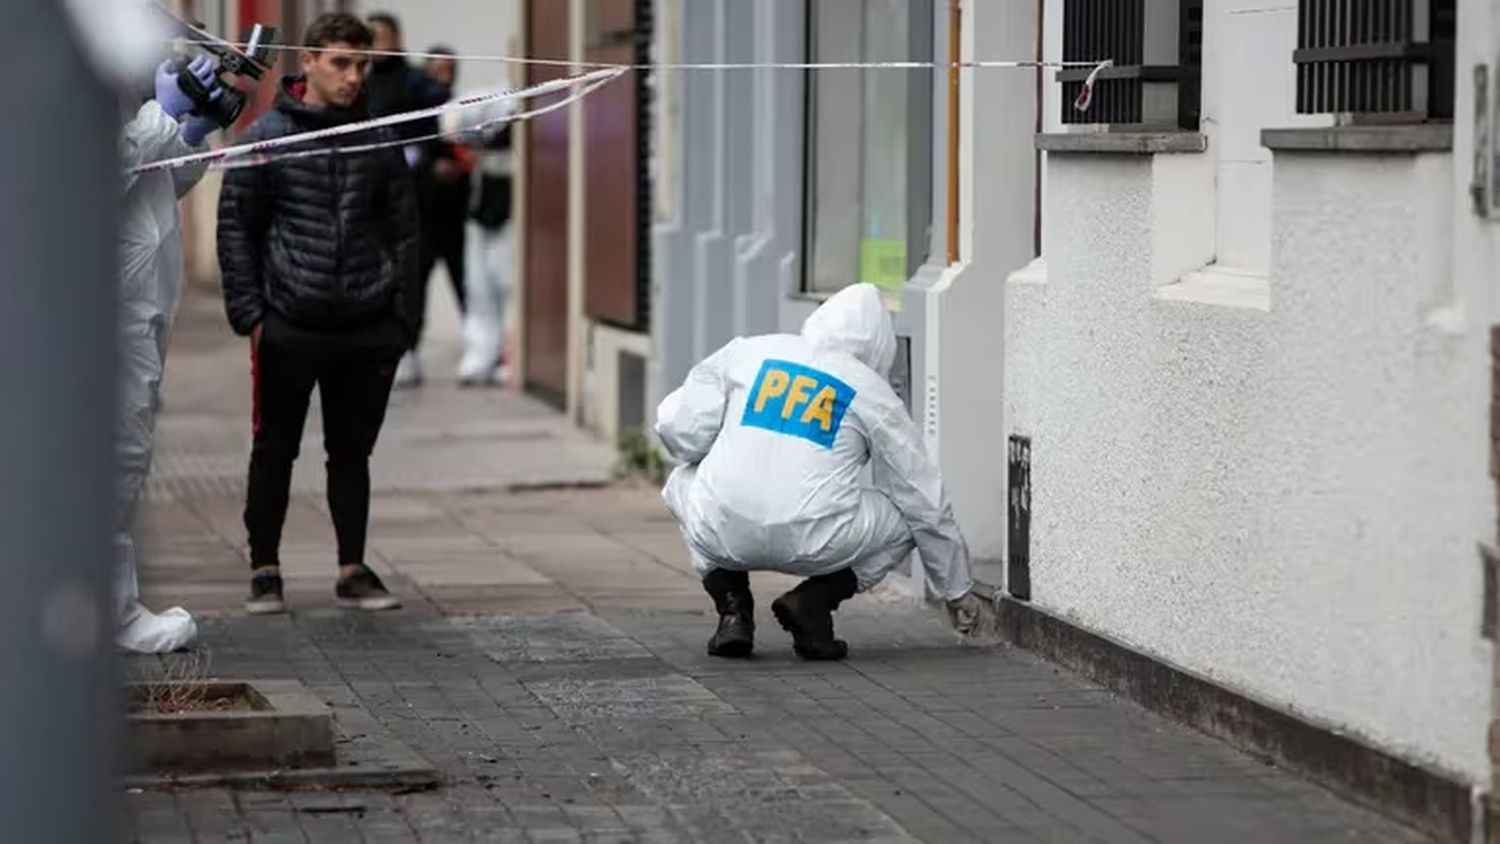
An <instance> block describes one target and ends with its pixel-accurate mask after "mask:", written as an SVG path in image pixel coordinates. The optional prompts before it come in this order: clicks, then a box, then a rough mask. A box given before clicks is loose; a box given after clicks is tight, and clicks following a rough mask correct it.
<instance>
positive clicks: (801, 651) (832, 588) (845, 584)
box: [771, 569, 859, 660]
mask: <svg viewBox="0 0 1500 844" xmlns="http://www.w3.org/2000/svg"><path fill="white" fill-rule="evenodd" d="M857 591H859V580H858V578H856V577H855V576H854V571H853V570H852V569H840V570H839V571H836V572H834V573H833V574H820V575H818V576H817V577H809V578H808V579H807V580H804V581H802V582H801V583H799V584H798V585H797V588H795V589H793V590H792V591H790V592H788V593H786V594H785V595H782V596H781V597H780V598H777V599H776V600H775V601H772V602H771V612H773V613H775V614H776V620H777V621H778V622H780V623H781V627H782V629H783V630H785V631H786V632H788V633H790V634H792V649H793V650H794V651H796V652H797V656H800V657H802V658H803V659H817V660H831V659H843V658H844V657H846V656H848V655H849V645H848V644H847V643H845V642H844V641H843V640H841V639H835V638H834V637H833V611H834V610H836V609H838V608H839V604H841V603H843V602H844V601H846V600H848V599H850V598H852V597H854V593H855V592H857Z"/></svg>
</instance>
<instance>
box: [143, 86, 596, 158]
mask: <svg viewBox="0 0 1500 844" xmlns="http://www.w3.org/2000/svg"><path fill="white" fill-rule="evenodd" d="M624 73H625V71H623V70H596V71H593V72H592V73H585V74H583V75H581V76H569V77H566V78H563V79H553V80H550V81H547V82H542V83H540V84H537V85H532V86H530V87H527V88H521V89H511V90H505V91H495V92H492V93H488V94H476V95H472V96H467V97H460V98H458V99H456V100H453V101H452V102H448V103H444V104H443V105H439V106H432V107H430V108H424V109H418V110H416V111H407V112H402V113H400V114H390V115H386V116H385V117H376V118H372V119H370V120H360V121H357V122H354V123H345V124H343V125H340V126H330V127H328V128H326V129H315V130H313V131H311V132H300V133H298V134H295V135H285V136H282V137H279V138H267V139H266V140H264V141H255V142H253V143H248V144H238V145H235V146H227V147H221V148H219V149H211V150H205V151H204V152H196V153H192V154H189V155H180V156H177V157H176V158H165V159H162V160H161V161H152V162H149V163H146V164H142V165H140V166H139V167H136V168H134V169H132V170H130V171H129V172H130V173H132V174H140V173H151V172H155V171H157V170H172V169H176V168H179V167H188V166H191V165H193V164H198V163H201V162H209V163H213V162H218V161H224V160H228V159H232V158H239V157H252V156H261V157H262V158H261V159H259V160H258V161H259V163H267V162H269V161H271V160H275V159H276V157H275V156H272V155H269V153H271V152H272V151H274V150H278V149H280V148H282V147H287V146H292V145H294V144H303V143H308V142H310V141H319V140H323V139H325V138H335V137H340V136H343V135H353V134H358V133H360V132H367V131H369V130H371V129H379V128H382V127H385V126H395V125H398V124H401V123H410V122H412V121H414V120H425V119H427V118H431V117H437V116H438V115H440V114H442V113H443V112H445V111H454V110H458V109H465V108H472V107H474V106H478V105H484V104H486V103H493V102H499V101H503V100H519V99H530V98H533V97H541V96H545V95H547V94H551V93H556V92H557V91H561V90H565V89H567V88H571V87H573V86H575V85H586V86H588V87H586V88H585V89H584V91H583V92H579V93H575V94H574V95H573V96H572V97H571V98H569V99H568V100H565V101H564V102H563V103H554V104H552V106H551V107H550V108H558V107H560V106H562V105H564V104H566V103H567V102H571V101H573V100H577V99H578V98H580V97H581V96H582V95H583V94H584V93H587V92H589V91H592V90H595V89H596V88H597V87H598V86H599V85H602V84H604V83H606V82H609V81H611V80H613V79H615V78H617V77H619V76H621V75H622V74H624ZM550 108H549V109H547V110H550ZM539 111H540V110H539ZM513 119H515V118H504V119H500V120H496V121H491V122H493V123H500V122H506V121H507V120H513ZM462 131H468V130H456V131H455V132H451V133H448V132H445V133H441V136H446V135H449V134H460V133H461V132H462ZM414 142H415V141H414V140H412V139H402V140H399V141H387V142H380V143H377V144H368V145H364V146H367V147H368V148H370V149H378V148H380V147H385V146H405V145H406V144H410V143H414ZM337 149H338V148H337V147H330V148H328V150H329V151H337ZM321 151H322V150H319V152H321Z"/></svg>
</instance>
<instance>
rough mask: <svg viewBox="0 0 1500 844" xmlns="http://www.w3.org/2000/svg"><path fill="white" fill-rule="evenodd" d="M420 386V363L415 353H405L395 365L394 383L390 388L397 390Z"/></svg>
mask: <svg viewBox="0 0 1500 844" xmlns="http://www.w3.org/2000/svg"><path fill="white" fill-rule="evenodd" d="M421 384H422V361H421V359H420V358H418V357H417V353H416V352H414V351H413V352H407V353H406V354H404V355H402V356H401V363H399V364H397V365H396V381H395V383H394V384H392V385H391V386H393V387H395V388H396V389H398V390H404V389H407V388H409V387H419V386H421Z"/></svg>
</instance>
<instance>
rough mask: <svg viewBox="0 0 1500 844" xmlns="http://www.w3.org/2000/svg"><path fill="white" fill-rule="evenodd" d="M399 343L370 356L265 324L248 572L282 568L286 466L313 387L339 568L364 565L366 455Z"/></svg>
mask: <svg viewBox="0 0 1500 844" xmlns="http://www.w3.org/2000/svg"><path fill="white" fill-rule="evenodd" d="M399 357H400V350H399V344H398V345H396V346H394V347H392V348H390V349H389V350H387V351H376V352H371V351H370V350H368V349H364V350H358V349H349V348H343V347H340V346H337V345H333V344H321V343H308V342H306V341H305V340H300V339H294V338H288V337H284V336H282V334H281V333H280V332H277V331H274V330H272V329H271V328H269V327H268V329H267V330H266V332H265V334H263V335H262V337H261V342H260V345H259V347H258V348H257V349H256V350H255V351H254V352H253V353H252V358H251V360H252V366H251V369H252V373H253V380H254V385H255V387H254V389H255V408H254V419H253V423H252V424H253V430H254V445H253V447H252V448H251V452H250V481H249V489H248V490H247V492H246V500H245V528H246V530H247V531H248V532H249V534H250V565H251V566H252V567H253V568H260V567H262V566H275V565H280V564H281V558H280V553H281V529H282V526H283V525H284V524H285V523H286V510H287V500H288V496H289V495H290V493H291V486H292V464H293V462H295V461H296V459H297V451H298V446H299V444H300V443H301V441H302V427H303V424H304V423H305V422H306V420H307V406H308V402H309V401H310V400H311V398H312V391H313V387H314V386H316V387H317V388H318V391H319V398H320V404H321V407H322V413H323V445H324V449H325V450H326V451H327V453H328V464H327V465H328V510H329V513H330V514H332V516H333V529H334V533H335V534H336V535H337V537H338V562H339V565H341V566H352V565H360V564H362V563H363V562H364V556H365V538H366V533H367V530H368V528H369V521H370V452H371V451H373V450H374V448H375V440H376V439H377V438H378V437H379V435H380V426H381V424H382V423H384V421H385V410H386V403H387V401H388V400H389V399H390V394H391V382H392V380H393V379H394V378H395V374H396V362H397V360H398V359H399Z"/></svg>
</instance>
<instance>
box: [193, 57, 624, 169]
mask: <svg viewBox="0 0 1500 844" xmlns="http://www.w3.org/2000/svg"><path fill="white" fill-rule="evenodd" d="M618 77H619V74H617V73H612V74H609V75H606V76H604V77H603V78H601V79H598V80H596V81H594V82H591V83H588V84H587V85H585V86H584V87H583V88H581V89H580V90H578V91H577V92H575V93H573V94H572V95H570V96H568V97H565V98H563V99H561V100H558V101H556V102H554V103H549V104H547V105H545V106H542V107H541V108H535V109H532V110H530V111H523V112H519V113H515V114H506V115H502V116H500V117H494V118H491V119H489V120H482V121H480V122H478V123H474V124H472V125H465V126H462V127H460V128H457V129H452V130H448V131H445V132H434V133H432V134H430V135H419V136H417V137H414V138H398V139H394V140H389V141H375V142H372V143H368V144H353V145H350V146H325V147H318V148H317V149H306V150H287V151H282V152H270V153H266V152H262V153H247V154H242V155H236V156H233V157H231V158H228V159H225V160H221V161H218V162H215V163H214V164H213V165H211V167H212V169H215V170H232V169H238V168H241V167H257V166H260V165H262V164H269V163H271V162H273V161H287V160H290V159H296V158H313V157H316V156H320V155H353V154H356V153H365V152H374V151H376V150H381V149H389V148H391V147H404V146H409V145H411V144H422V143H426V142H428V141H435V140H439V139H443V138H450V139H451V138H463V137H465V136H472V135H474V134H478V133H483V132H484V131H485V130H487V129H490V128H493V127H495V126H500V125H503V124H506V123H514V122H518V121H522V120H530V119H531V118H533V117H540V116H541V115H543V114H546V113H548V112H551V111H556V110H557V109H560V108H564V107H566V106H568V105H571V104H572V103H574V102H576V101H578V100H581V99H583V98H584V97H587V96H588V95H589V94H592V93H593V92H594V91H596V90H598V89H599V88H601V87H603V86H604V85H607V84H609V83H610V82H612V81H614V80H615V79H617V78H618ZM514 94H515V96H514V97H513V98H514V99H522V98H525V97H529V96H536V95H535V94H527V93H526V92H525V90H522V91H517V92H514ZM510 98H512V97H498V98H495V99H490V100H486V101H485V102H496V101H501V100H504V99H510ZM470 105H478V103H470Z"/></svg>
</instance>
